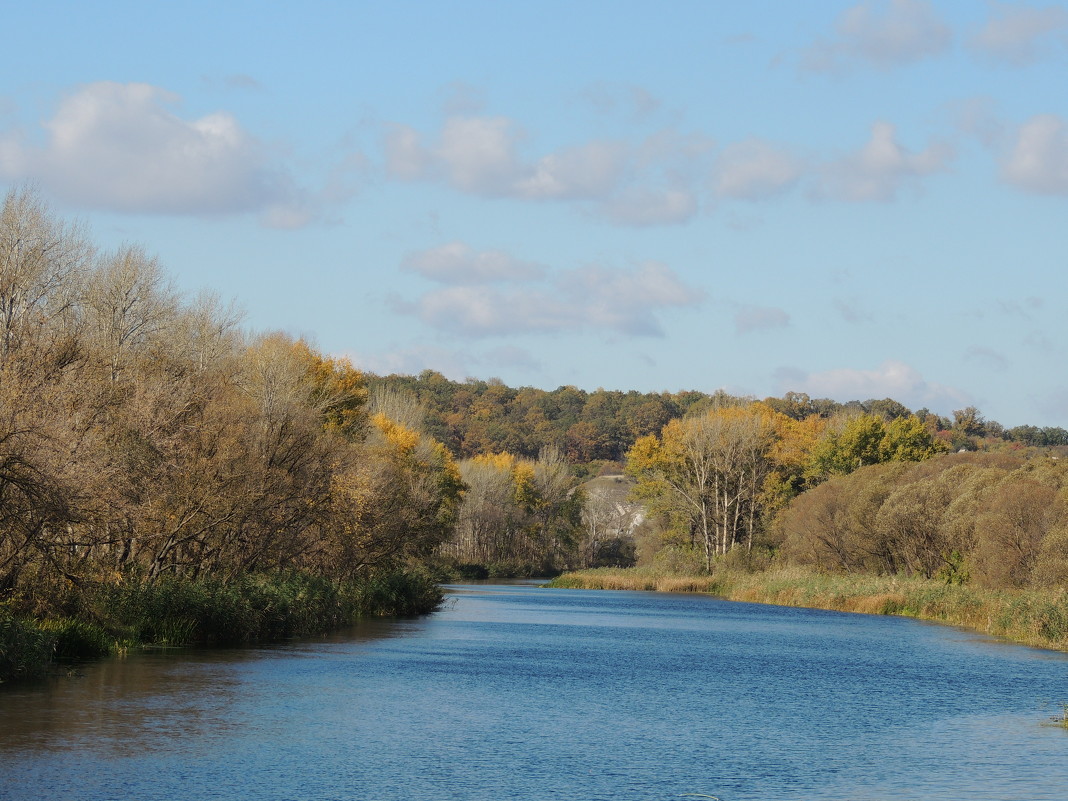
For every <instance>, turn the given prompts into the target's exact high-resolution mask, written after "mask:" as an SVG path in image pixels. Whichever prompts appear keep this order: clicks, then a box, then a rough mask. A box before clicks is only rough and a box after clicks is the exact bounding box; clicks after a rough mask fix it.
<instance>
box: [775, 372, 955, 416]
mask: <svg viewBox="0 0 1068 801" xmlns="http://www.w3.org/2000/svg"><path fill="white" fill-rule="evenodd" d="M777 379H778V383H779V388H780V391H781V392H789V391H795V392H807V393H808V394H809V395H811V396H813V397H827V398H832V399H834V400H837V401H841V402H846V401H850V400H866V399H868V398H894V399H895V400H897V401H900V402H901V403H904V404H905V405H906V406H909V407H910V408H913V409H916V408H920V407H923V406H927V407H929V408H933V409H939V410H948V409H952V408H953V407H954V406H958V408H959V405H960V404H967V403H969V402H970V398H969V396H968V395H967V393H965V392H962V391H961V390H959V389H955V388H953V387H948V386H943V385H941V384H936V383H933V382H931V381H928V380H927V379H925V378H924V377H923V375H921V374H920V372H919V371H918V370H916V369H915V368H914V367H911V366H910V365H908V364H906V363H904V362H901V361H896V360H888V361H885V362H883V363H882V364H881V365H879V366H878V367H876V368H875V369H872V370H857V369H852V368H846V367H842V368H836V369H832V370H824V371H821V372H815V373H807V372H804V371H802V370H798V369H796V368H781V369H780V370H779V371H778V372H777Z"/></svg>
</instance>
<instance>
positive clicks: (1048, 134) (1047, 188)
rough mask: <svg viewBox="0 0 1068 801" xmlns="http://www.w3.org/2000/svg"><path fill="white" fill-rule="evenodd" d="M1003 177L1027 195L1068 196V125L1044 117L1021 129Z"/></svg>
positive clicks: (1008, 157)
mask: <svg viewBox="0 0 1068 801" xmlns="http://www.w3.org/2000/svg"><path fill="white" fill-rule="evenodd" d="M1001 177H1002V178H1003V179H1004V180H1005V181H1006V182H1008V183H1009V184H1012V185H1013V186H1015V187H1017V188H1018V189H1023V190H1024V191H1027V192H1034V193H1036V194H1040V195H1068V124H1066V123H1065V121H1064V120H1063V119H1062V118H1061V117H1059V116H1057V115H1056V114H1040V115H1038V116H1035V117H1032V118H1031V119H1030V120H1028V121H1027V122H1025V123H1024V124H1023V125H1021V126H1020V127H1019V129H1017V131H1016V134H1015V137H1014V141H1013V144H1012V147H1011V148H1010V151H1009V154H1008V156H1007V157H1006V158H1005V160H1004V161H1003V162H1002V165H1001Z"/></svg>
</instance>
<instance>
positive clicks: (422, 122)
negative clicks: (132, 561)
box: [0, 0, 1068, 426]
mask: <svg viewBox="0 0 1068 801" xmlns="http://www.w3.org/2000/svg"><path fill="white" fill-rule="evenodd" d="M4 19H5V28H6V29H7V30H8V31H9V33H10V32H13V31H17V32H18V35H17V36H11V35H9V36H8V37H6V41H5V46H4V48H3V49H2V50H0V76H2V78H0V185H2V186H3V187H4V188H5V189H6V188H10V187H13V186H17V185H21V184H24V183H26V182H30V183H32V184H33V185H35V186H36V187H37V188H38V189H39V191H40V192H41V194H42V195H43V196H44V197H45V198H46V199H47V200H48V201H49V202H50V203H51V204H52V205H53V207H54V208H55V209H56V211H57V212H58V213H60V214H61V215H63V216H64V217H70V218H79V219H82V220H84V221H86V222H87V223H88V224H89V225H90V227H91V230H92V232H93V235H94V238H95V239H96V240H97V242H98V243H100V244H101V246H103V247H105V248H110V247H115V246H117V245H119V244H121V243H123V242H131V241H132V242H137V243H140V244H143V245H144V246H145V247H146V248H147V249H148V250H149V251H150V252H151V253H154V254H156V255H158V256H159V258H160V260H161V262H162V264H163V265H164V267H165V268H166V270H167V271H168V272H169V273H170V274H171V275H172V276H173V277H174V280H175V282H176V284H177V285H178V287H179V288H180V289H182V290H184V291H187V292H190V293H193V292H196V291H198V290H200V289H204V288H208V289H212V290H214V291H216V292H218V293H219V294H220V295H222V296H223V297H224V298H227V299H234V300H236V302H237V303H238V305H239V306H241V307H242V308H243V309H244V310H245V311H246V321H247V323H248V325H249V326H250V327H251V328H253V329H255V330H268V329H282V330H286V331H289V332H291V333H293V334H296V335H303V336H306V337H307V338H309V339H310V340H311V341H313V342H314V343H315V344H316V345H317V346H318V347H319V348H321V349H322V350H324V351H326V352H328V353H331V354H336V355H347V356H348V357H350V358H351V359H352V360H353V361H354V362H355V363H356V365H357V366H359V367H362V368H365V369H367V370H371V371H374V372H379V373H388V372H403V373H418V372H419V371H421V370H423V369H427V368H430V369H434V370H439V371H441V372H443V373H445V374H446V375H448V376H449V377H451V378H455V379H463V378H465V377H468V376H473V377H478V378H489V377H499V378H501V379H502V380H503V381H505V382H506V383H508V384H511V385H531V386H537V387H542V388H546V389H552V388H555V387H557V386H560V385H563V384H574V385H576V386H579V387H583V388H585V389H590V390H592V389H595V388H597V387H605V388H608V389H624V390H626V389H638V390H642V391H659V390H671V391H676V390H680V389H698V390H702V391H713V390H715V389H718V388H724V389H726V390H728V391H730V392H733V393H738V394H751V395H755V396H758V397H763V396H767V395H781V394H782V393H784V392H786V391H790V390H792V391H803V392H808V393H809V394H811V395H813V396H819V397H831V398H835V399H837V400H840V401H846V400H851V399H860V400H863V399H866V398H871V397H887V396H889V397H893V398H895V399H897V400H899V401H901V402H903V403H905V404H906V405H908V406H910V407H911V408H913V409H917V408H920V407H923V406H926V407H929V408H931V409H932V410H934V411H937V412H939V413H942V414H947V415H948V414H950V413H951V412H952V410H953V409H958V408H962V407H963V406H966V405H975V406H978V407H979V408H980V410H981V411H982V412H983V413H984V414H985V415H986V416H987V417H988V418H990V419H995V420H998V421H999V422H1001V423H1003V424H1004V425H1006V426H1013V425H1020V424H1024V423H1029V424H1035V425H1060V426H1068V375H1066V374H1065V371H1064V365H1065V363H1066V359H1065V356H1066V345H1068V337H1066V335H1068V316H1066V315H1065V312H1064V307H1065V300H1066V299H1068V291H1066V290H1068V286H1066V284H1068V271H1066V269H1065V268H1066V266H1068V265H1066V254H1068V89H1066V87H1068V2H1058V3H1041V2H1039V3H1035V4H1026V3H995V2H991V3H984V2H978V1H977V0H967V1H966V2H922V1H921V0H888V1H887V2H862V3H853V2H832V0H820V1H818V2H815V1H814V2H805V3H791V2H781V1H776V2H766V1H765V2H761V1H759V0H757V1H754V2H748V3H744V4H743V3H728V2H711V1H710V0H709V1H706V2H658V3H651V2H648V3H646V2H636V1H635V0H630V2H626V3H619V2H583V3H562V2H537V3H533V2H531V3H499V2H459V1H458V2H436V3H430V2H425V3H421V2H396V3H381V2H375V3H364V2H336V3H326V2H307V3H303V4H300V5H299V6H298V5H294V4H282V3H240V2H229V3H200V2H186V3H183V4H181V5H180V6H177V5H173V4H153V3H143V2H139V3H119V2H112V3H108V2H104V3H99V4H83V3H73V2H72V3H55V2H36V3H24V4H13V5H10V6H9V7H8V8H7V9H5V12H4Z"/></svg>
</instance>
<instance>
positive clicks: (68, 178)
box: [0, 82, 312, 225]
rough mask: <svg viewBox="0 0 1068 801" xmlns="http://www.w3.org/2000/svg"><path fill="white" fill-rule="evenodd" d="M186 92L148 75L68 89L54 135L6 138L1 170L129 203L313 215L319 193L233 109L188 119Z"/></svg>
mask: <svg viewBox="0 0 1068 801" xmlns="http://www.w3.org/2000/svg"><path fill="white" fill-rule="evenodd" d="M179 100H180V99H179V98H178V96H177V95H174V94H172V93H170V92H167V91H165V90H163V89H160V88H158V87H155V86H150V85H148V84H143V83H130V84H120V83H112V82H100V83H93V84H88V85H86V86H82V87H80V88H79V89H77V90H76V91H74V92H73V93H71V94H69V95H67V96H66V97H64V98H63V99H62V100H61V101H60V103H59V105H58V108H57V109H56V113H55V115H54V116H53V117H52V119H50V120H49V121H47V122H45V123H44V128H45V131H46V142H45V143H44V144H43V145H38V144H34V143H31V142H29V141H27V140H25V139H24V138H21V137H18V136H16V135H14V134H11V133H8V134H7V135H5V136H3V137H2V138H0V175H3V176H4V177H5V178H7V179H9V180H32V181H35V182H37V183H39V184H40V185H41V186H43V187H44V188H46V189H47V190H48V191H50V192H53V193H54V194H56V195H57V196H59V197H62V198H63V199H65V200H68V201H71V202H74V203H78V204H81V205H85V206H90V207H103V208H108V209H112V210H116V211H122V212H135V213H157V214H196V215H217V214H235V213H248V212H253V213H261V214H263V215H264V217H265V219H267V220H268V222H269V221H270V220H272V219H273V220H278V221H279V222H281V223H282V224H284V225H293V224H297V223H298V222H299V221H300V220H304V221H306V220H307V219H308V218H309V217H310V216H311V214H312V211H311V209H310V201H309V199H308V198H307V197H305V196H304V195H303V193H302V192H301V191H300V190H299V189H298V188H297V187H296V186H295V185H294V182H293V181H292V179H291V178H290V176H289V175H288V174H287V173H286V172H285V171H284V170H283V169H281V168H279V167H278V166H277V165H274V164H272V163H271V158H270V154H269V153H268V152H267V149H266V148H265V147H264V146H263V145H262V144H261V143H260V142H259V141H258V140H256V139H255V138H254V137H253V136H251V135H250V134H248V133H247V132H246V131H244V130H243V129H242V127H241V126H240V125H239V124H238V122H237V120H236V119H235V118H234V117H233V116H232V115H230V114H228V113H226V112H216V113H213V114H209V115H207V116H204V117H201V118H199V119H195V120H187V119H183V118H182V117H180V116H178V115H177V114H176V113H174V111H173V110H172V109H173V108H174V107H175V106H177V105H178V103H179Z"/></svg>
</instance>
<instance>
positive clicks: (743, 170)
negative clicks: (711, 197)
mask: <svg viewBox="0 0 1068 801" xmlns="http://www.w3.org/2000/svg"><path fill="white" fill-rule="evenodd" d="M801 173H802V165H801V162H800V161H799V160H798V159H796V158H795V157H794V156H792V155H791V154H789V153H788V152H786V151H785V150H783V149H781V148H778V147H776V146H774V145H772V144H771V143H769V142H765V141H764V140H762V139H757V138H749V139H746V140H744V141H742V142H736V143H734V144H731V145H728V146H727V147H725V148H724V149H723V152H722V153H721V154H720V156H719V159H718V161H717V165H716V178H715V189H716V192H717V193H718V194H720V195H722V196H724V197H731V198H737V199H741V200H763V199H766V198H769V197H773V196H775V195H778V194H781V193H782V192H785V191H787V190H788V189H789V188H790V187H792V186H793V185H794V184H795V183H797V180H798V179H799V178H800V177H801Z"/></svg>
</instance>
